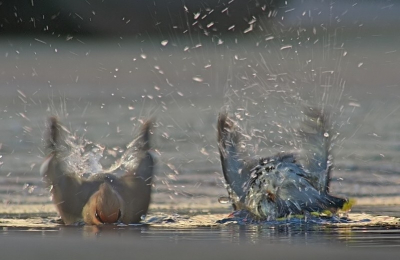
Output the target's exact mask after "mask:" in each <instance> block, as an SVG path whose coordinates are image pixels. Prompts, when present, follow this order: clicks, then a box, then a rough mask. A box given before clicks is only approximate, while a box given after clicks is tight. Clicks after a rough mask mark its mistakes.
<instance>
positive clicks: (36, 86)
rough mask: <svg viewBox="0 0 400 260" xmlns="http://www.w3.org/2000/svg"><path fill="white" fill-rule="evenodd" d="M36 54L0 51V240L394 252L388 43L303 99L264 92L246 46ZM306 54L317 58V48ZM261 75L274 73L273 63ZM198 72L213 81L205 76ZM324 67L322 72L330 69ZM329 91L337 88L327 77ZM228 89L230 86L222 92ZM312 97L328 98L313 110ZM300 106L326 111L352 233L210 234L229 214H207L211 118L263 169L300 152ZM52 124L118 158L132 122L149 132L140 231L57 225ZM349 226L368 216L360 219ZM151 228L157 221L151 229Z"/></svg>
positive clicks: (398, 166)
mask: <svg viewBox="0 0 400 260" xmlns="http://www.w3.org/2000/svg"><path fill="white" fill-rule="evenodd" d="M44 40H45V42H46V44H43V43H41V42H38V41H36V40H34V39H11V40H8V41H2V42H1V45H0V51H1V52H2V53H7V60H6V61H4V62H1V66H2V68H1V73H2V82H1V86H0V87H1V90H0V94H1V95H0V143H1V149H0V155H1V157H0V163H1V168H0V202H1V203H0V216H1V217H2V220H0V227H3V230H2V231H0V233H1V235H2V236H5V237H7V236H14V235H15V234H17V233H18V234H20V233H22V234H24V235H26V236H33V235H39V236H42V237H50V238H53V237H58V238H59V237H61V238H62V237H65V236H70V235H75V236H78V237H83V238H86V237H91V236H94V237H98V236H100V237H102V236H104V237H108V236H121V237H125V236H126V237H129V238H131V237H132V238H133V237H135V238H138V239H140V240H145V241H152V242H157V241H165V240H167V241H172V242H177V241H215V242H216V243H217V244H219V243H240V244H241V243H243V244H254V243H256V244H263V243H272V244H275V243H278V244H297V245H308V244H313V245H314V244H317V245H319V244H322V245H328V244H332V243H333V244H338V245H345V246H350V247H359V246H360V247H373V246H387V247H389V246H397V245H398V244H400V243H399V242H400V239H399V237H400V236H399V229H398V226H399V224H398V223H399V221H398V219H396V218H399V217H400V196H399V184H400V174H399V172H400V134H399V129H400V117H399V114H400V110H399V105H398V104H399V100H400V92H399V91H398V86H397V85H394V84H397V83H396V82H398V81H397V77H398V75H397V74H396V73H394V72H393V71H398V70H397V69H399V68H398V67H399V63H398V62H394V61H395V60H396V59H397V58H398V54H397V52H396V53H394V54H393V53H392V54H391V56H385V55H382V53H385V52H388V51H390V50H393V49H395V48H397V41H398V39H397V38H396V36H393V37H392V38H391V39H390V40H389V41H388V42H385V44H382V42H381V41H380V38H379V39H378V40H376V38H374V37H371V39H370V40H371V41H374V40H375V41H377V42H378V43H380V44H377V45H376V46H374V47H373V48H372V47H371V46H369V45H367V46H362V48H360V46H359V45H358V44H359V42H357V43H356V44H353V45H351V43H349V45H348V50H349V58H348V60H346V61H343V63H342V64H341V65H340V66H346V68H347V71H346V73H344V72H343V74H345V75H341V76H343V77H345V79H346V81H347V83H346V86H345V87H344V86H343V85H340V84H341V83H340V84H339V85H337V86H336V87H333V88H331V89H330V90H329V91H326V90H325V91H321V89H320V88H317V89H316V90H314V91H313V88H315V86H314V85H313V84H311V86H310V87H309V88H307V87H306V86H304V85H307V82H305V83H304V82H300V81H299V82H297V83H296V84H299V85H301V87H299V89H296V88H295V87H294V86H290V84H289V83H288V84H287V82H286V80H288V79H287V78H282V82H283V83H279V80H276V79H274V80H273V83H272V84H270V83H269V81H271V79H270V77H272V76H271V74H273V73H271V72H270V71H268V68H266V67H262V68H259V67H257V66H255V65H254V64H253V63H257V62H259V64H261V62H260V58H259V52H260V51H261V50H260V49H257V48H255V47H254V46H253V43H249V42H246V43H243V44H244V45H240V46H234V47H231V49H229V48H225V49H224V48H221V49H218V50H215V49H212V46H211V45H206V44H204V45H203V48H202V49H201V48H200V49H193V50H192V52H190V53H187V52H183V51H182V50H181V49H179V50H177V49H175V48H174V47H172V46H168V47H170V48H169V49H167V48H165V49H160V48H158V47H156V48H154V47H149V46H147V45H146V44H142V45H141V44H138V43H137V42H134V41H128V40H127V41H124V42H123V43H124V44H122V45H121V44H120V45H119V43H117V42H103V43H101V44H98V43H96V42H93V41H90V40H88V41H86V40H85V44H81V43H80V42H72V43H66V42H64V41H59V40H53V39H44ZM81 41H82V40H81ZM243 46H244V48H242V47H243ZM54 48H57V54H55V53H54ZM243 49H244V50H243ZM16 50H18V52H16ZM250 50H253V51H250ZM312 50H313V51H314V52H316V53H317V55H318V53H320V52H319V51H320V49H318V47H314V48H313V49H312ZM303 51H304V53H301V55H304V57H306V56H307V55H308V53H307V52H306V50H303ZM88 53H89V54H88ZM143 53H146V55H147V56H146V57H147V58H146V59H144V58H143V56H142V54H143ZM216 53H217V54H218V55H216ZM321 53H322V51H321ZM292 54H293V53H292ZM235 55H236V56H238V57H239V59H237V58H235ZM332 55H333V56H335V55H334V54H332ZM141 57H142V58H141ZM240 57H242V58H243V57H244V58H246V59H247V61H246V60H245V59H240ZM360 57H367V61H370V63H368V62H366V61H364V63H365V64H368V66H366V65H365V66H364V67H362V66H361V69H360V67H359V66H358V65H359V64H360V63H359V60H360ZM299 59H300V60H302V59H303V58H299ZM304 59H305V58H304ZM372 61H373V62H372ZM269 62H270V63H271V64H275V63H274V62H276V60H273V59H272V60H271V61H269ZM388 63H390V66H388V65H387V64H388ZM193 64H195V65H193ZM207 64H211V65H212V66H211V67H212V69H210V70H207V69H205V68H204V67H205V66H207ZM271 64H269V65H268V66H270V65H271ZM248 65H253V66H254V67H257V69H258V70H259V71H258V73H259V75H257V77H254V78H250V77H249V76H248V71H247V70H246V68H249V67H248ZM264 65H265V64H264ZM260 66H261V65H260ZM268 66H267V67H268ZM316 66H318V65H316ZM326 66H327V69H329V66H330V64H329V62H328V61H327V65H326ZM157 68H158V69H157ZM160 68H161V69H160ZM199 68H204V69H199ZM321 68H322V67H321ZM334 68H337V67H334ZM324 69H325V68H324ZM160 70H162V71H163V72H162V73H160ZM297 70H298V69H296V68H294V69H293V68H292V67H291V65H290V64H289V63H288V64H286V67H285V68H283V71H288V72H289V74H290V76H293V77H294V78H295V76H296V73H297V72H298V71H297ZM390 71H392V72H393V73H392V74H390ZM276 72H277V73H278V72H282V71H276ZM200 74H201V75H200ZM372 74H374V75H372ZM389 74H390V75H391V77H388V76H387V75H389ZM232 75H234V76H232ZM200 76H201V81H200V80H199V77H200ZM332 77H335V80H333V82H332V84H333V86H335V84H336V83H337V82H338V80H336V77H339V75H336V74H335V75H334V76H332ZM376 78H379V79H378V80H377V79H376ZM322 80H328V79H322ZM227 81H228V82H229V83H232V86H226V82H227ZM377 81H378V82H379V84H378V83H377ZM255 82H262V83H263V84H260V85H257V84H256V83H255ZM276 82H278V83H276ZM275 84H278V85H279V84H281V85H279V86H278V87H276V85H275ZM321 84H322V83H321ZM296 86H297V85H296ZM291 88H292V90H293V89H294V90H295V91H294V92H293V91H292V90H291ZM382 88H384V89H385V91H382ZM342 90H343V93H342ZM297 92H299V94H297ZM310 93H311V94H310ZM328 94H329V95H328ZM324 95H325V96H326V95H328V96H329V98H325V99H322V97H321V96H324ZM300 96H301V98H300ZM304 102H309V103H317V104H325V105H326V106H327V107H328V108H329V109H330V111H332V117H333V118H334V120H335V130H336V131H337V132H338V133H340V135H339V137H337V139H336V140H335V149H334V153H335V169H334V172H333V181H332V188H331V190H332V192H333V193H334V194H337V195H340V196H346V197H351V198H355V199H356V201H357V205H356V206H355V207H354V209H353V211H352V212H351V214H355V215H350V218H351V217H354V218H356V219H357V221H356V222H353V223H347V224H346V225H342V226H338V225H334V223H317V224H312V223H304V222H301V221H300V222H296V221H295V222H290V223H286V222H283V223H278V224H276V223H274V224H271V223H262V224H248V225H242V224H241V223H236V222H230V223H225V224H217V221H218V220H221V219H224V218H226V217H227V216H228V215H229V213H230V212H231V208H230V206H229V205H227V204H220V203H218V198H219V197H220V196H226V190H225V188H224V185H223V182H222V179H221V178H222V173H221V166H220V162H219V158H218V150H217V145H216V129H215V124H216V118H217V115H218V112H219V111H220V110H221V108H222V107H223V106H224V105H227V104H229V105H230V108H229V109H230V111H231V112H235V116H236V118H237V120H238V121H239V122H240V124H242V126H243V127H244V128H245V129H247V130H248V132H249V133H253V134H254V135H253V137H252V140H251V141H249V143H250V144H251V145H253V147H254V149H255V150H256V151H257V153H259V154H263V155H266V156H268V155H271V154H274V153H276V152H279V151H282V150H285V151H289V150H298V149H299V147H298V145H297V143H296V142H297V141H296V138H295V137H293V130H292V129H293V128H294V129H296V127H297V126H298V123H299V121H300V116H301V112H300V108H301V105H302V103H304ZM246 111H247V113H246ZM52 114H57V115H59V117H60V119H61V121H62V122H63V124H64V125H65V126H66V127H67V128H68V129H69V130H70V131H71V132H72V133H76V134H77V135H78V136H85V138H87V139H89V140H91V141H94V142H97V143H101V144H103V145H105V146H106V147H107V149H111V150H112V149H114V148H115V149H114V150H116V151H118V150H119V149H120V148H121V149H123V148H124V145H126V144H127V143H129V142H130V141H131V140H132V139H133V138H134V136H135V133H136V132H137V128H138V126H139V125H140V120H142V119H145V118H149V117H154V118H155V119H156V122H157V126H156V127H155V134H154V139H155V142H154V148H155V150H156V151H155V152H156V154H157V157H158V158H157V161H158V164H157V173H156V177H155V180H154V188H153V197H152V204H151V208H150V212H149V215H148V216H147V218H146V221H148V224H146V225H139V226H134V227H116V226H108V227H99V228H96V227H86V226H85V227H82V226H78V227H64V226H62V225H59V224H57V221H56V212H55V209H54V206H53V205H52V204H51V202H50V199H49V193H48V191H47V190H46V189H44V188H43V183H42V180H41V177H40V176H39V167H40V163H41V161H42V158H43V157H44V156H45V155H44V154H43V151H42V146H43V143H42V136H43V133H44V129H45V121H46V117H47V116H49V115H52ZM259 133H262V134H259ZM117 154H118V153H117ZM113 159H114V158H113V156H112V155H111V153H110V154H108V155H107V158H105V157H104V158H103V159H102V163H104V165H105V166H107V165H110V163H111V162H112V160H113ZM361 213H367V214H370V215H366V216H365V218H363V215H359V214H361ZM160 214H161V215H162V217H160ZM176 214H177V215H176ZM357 214H358V215H357ZM380 215H383V216H390V217H389V218H385V217H379V216H380ZM152 217H154V218H155V219H156V220H159V221H158V222H157V221H149V219H151V218H152ZM168 219H170V220H169V221H167V220H168ZM164 220H165V221H164ZM146 221H145V222H146Z"/></svg>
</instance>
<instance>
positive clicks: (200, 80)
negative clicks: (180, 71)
mask: <svg viewBox="0 0 400 260" xmlns="http://www.w3.org/2000/svg"><path fill="white" fill-rule="evenodd" d="M193 80H194V81H196V82H203V79H202V78H200V77H193Z"/></svg>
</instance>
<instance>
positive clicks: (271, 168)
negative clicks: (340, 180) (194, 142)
mask: <svg viewBox="0 0 400 260" xmlns="http://www.w3.org/2000/svg"><path fill="white" fill-rule="evenodd" d="M305 114H306V117H305V120H304V122H303V127H302V129H301V130H300V131H299V132H300V135H301V136H302V137H303V139H304V144H303V149H304V150H305V151H306V153H307V155H306V160H305V163H304V164H303V165H301V164H299V163H298V162H297V161H296V157H295V156H294V154H291V153H287V154H285V153H279V154H277V155H275V156H272V157H261V158H254V157H248V156H247V154H248V153H247V152H246V151H245V149H244V148H243V147H244V145H243V144H244V143H243V140H242V139H243V132H242V130H241V129H240V127H239V126H238V125H237V124H236V123H235V122H234V121H233V120H232V119H231V118H229V117H228V115H227V113H220V115H219V118H218V126H217V129H218V144H219V152H220V157H221V163H222V171H223V174H224V178H225V181H226V184H227V190H228V195H229V198H230V201H231V202H232V205H233V208H234V210H238V211H239V210H244V211H246V212H249V213H250V215H251V216H253V217H254V218H255V219H260V220H274V219H277V218H281V217H287V216H290V215H298V214H305V213H307V212H323V211H326V210H329V211H331V212H333V213H334V212H336V211H337V210H338V209H340V208H342V207H343V206H344V204H345V203H346V201H347V200H346V199H343V198H339V197H335V196H332V195H330V194H329V182H330V172H331V169H332V155H331V144H330V142H331V137H330V134H329V129H328V122H327V121H328V120H327V117H326V115H324V114H323V113H321V112H320V111H318V110H316V109H312V108H307V109H306V111H305Z"/></svg>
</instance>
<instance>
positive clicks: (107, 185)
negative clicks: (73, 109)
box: [40, 117, 154, 225]
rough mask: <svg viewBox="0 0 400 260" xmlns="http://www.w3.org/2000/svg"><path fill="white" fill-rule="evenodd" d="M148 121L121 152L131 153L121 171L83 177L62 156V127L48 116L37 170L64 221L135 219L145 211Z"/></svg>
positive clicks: (148, 170)
mask: <svg viewBox="0 0 400 260" xmlns="http://www.w3.org/2000/svg"><path fill="white" fill-rule="evenodd" d="M150 127H151V122H150V121H148V122H146V123H145V124H144V125H143V126H142V128H141V132H140V134H139V137H138V138H137V139H136V140H134V142H133V143H131V144H130V145H128V151H127V153H125V154H126V155H127V156H128V157H132V158H134V159H131V160H130V162H133V163H130V164H128V165H125V170H126V172H125V174H124V175H122V176H121V177H117V176H116V175H115V174H113V173H97V174H94V175H92V176H91V177H89V178H83V177H81V176H79V175H78V174H77V173H75V172H71V171H70V170H69V169H68V167H67V165H66V164H67V161H66V159H65V156H63V153H64V150H65V145H63V142H64V139H63V132H64V130H63V127H62V126H61V125H60V124H59V122H58V120H57V119H56V118H55V117H52V118H50V120H49V130H48V134H47V150H48V151H49V155H48V156H47V158H46V159H45V161H44V162H43V164H42V166H41V170H40V171H41V174H42V176H43V177H44V179H45V181H46V183H47V185H48V186H50V187H51V193H52V195H53V202H54V204H55V206H56V208H57V211H58V213H59V214H60V216H61V218H62V220H63V221H64V223H65V224H73V223H75V222H77V221H80V220H83V221H84V222H85V223H86V224H93V225H98V224H103V223H115V222H122V223H125V224H130V223H138V222H140V220H141V216H142V215H144V214H146V213H147V210H148V207H149V203H150V196H151V183H152V176H153V171H154V160H153V157H152V155H151V153H150V152H149V150H150Z"/></svg>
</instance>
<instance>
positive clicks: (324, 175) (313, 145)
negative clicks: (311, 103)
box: [300, 108, 333, 192]
mask: <svg viewBox="0 0 400 260" xmlns="http://www.w3.org/2000/svg"><path fill="white" fill-rule="evenodd" d="M329 126H330V124H329V119H328V117H327V115H326V114H324V113H323V112H321V111H320V110H318V109H315V108H306V109H305V118H304V121H303V124H302V127H301V129H300V135H301V136H302V137H303V151H304V152H305V163H304V167H305V169H307V170H308V173H307V175H308V179H309V180H310V182H311V183H312V185H313V186H314V187H315V188H316V189H318V190H319V191H322V192H329V183H330V179H331V177H330V174H331V169H332V166H333V157H332V155H331V150H332V147H331V139H332V134H331V131H330V130H331V129H329Z"/></svg>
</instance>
